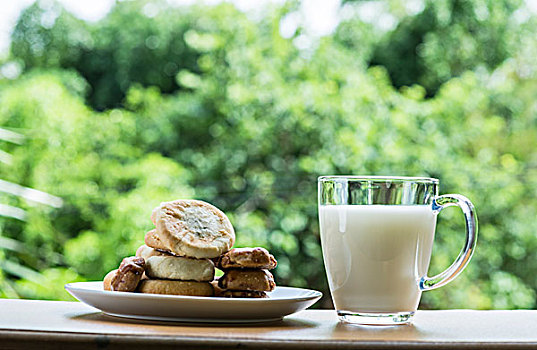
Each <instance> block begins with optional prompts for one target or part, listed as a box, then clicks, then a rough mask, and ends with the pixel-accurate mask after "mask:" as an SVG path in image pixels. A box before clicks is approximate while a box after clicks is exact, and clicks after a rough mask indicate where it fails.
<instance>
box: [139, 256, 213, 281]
mask: <svg viewBox="0 0 537 350" xmlns="http://www.w3.org/2000/svg"><path fill="white" fill-rule="evenodd" d="M145 273H146V275H147V276H149V277H150V278H164V279H170V280H182V281H199V282H201V281H207V282H208V281H212V280H213V278H214V264H213V262H212V261H211V260H209V259H192V258H185V257H180V256H152V257H150V258H148V259H147V261H146V268H145Z"/></svg>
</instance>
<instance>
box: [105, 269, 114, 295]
mask: <svg viewBox="0 0 537 350" xmlns="http://www.w3.org/2000/svg"><path fill="white" fill-rule="evenodd" d="M116 274H117V269H115V270H112V271H110V272H108V273H107V274H106V276H104V279H103V289H104V290H110V291H111V290H112V278H114V276H115V275H116Z"/></svg>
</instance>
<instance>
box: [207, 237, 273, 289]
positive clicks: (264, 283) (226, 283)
mask: <svg viewBox="0 0 537 350" xmlns="http://www.w3.org/2000/svg"><path fill="white" fill-rule="evenodd" d="M276 265H277V262H276V259H274V256H272V255H271V254H270V253H269V252H268V251H267V250H266V249H264V248H260V247H257V248H235V249H231V250H230V251H228V252H226V253H224V254H223V255H221V256H220V257H219V258H218V259H217V260H216V266H217V267H218V268H219V269H221V270H222V271H224V275H223V276H222V277H220V278H219V279H218V281H217V282H214V283H213V286H215V292H216V296H222V297H231V298H267V293H266V292H270V291H272V290H274V288H275V287H276V283H275V282H274V277H273V276H272V274H271V273H270V272H269V271H268V270H272V269H274V268H275V267H276Z"/></svg>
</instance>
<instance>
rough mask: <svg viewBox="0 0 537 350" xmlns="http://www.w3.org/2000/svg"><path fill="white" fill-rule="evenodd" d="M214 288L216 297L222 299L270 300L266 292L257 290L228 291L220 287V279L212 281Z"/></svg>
mask: <svg viewBox="0 0 537 350" xmlns="http://www.w3.org/2000/svg"><path fill="white" fill-rule="evenodd" d="M211 284H212V285H213V288H214V296H215V297H222V298H268V294H267V293H265V292H259V291H255V290H227V289H222V288H220V287H219V286H218V279H215V280H213V281H211Z"/></svg>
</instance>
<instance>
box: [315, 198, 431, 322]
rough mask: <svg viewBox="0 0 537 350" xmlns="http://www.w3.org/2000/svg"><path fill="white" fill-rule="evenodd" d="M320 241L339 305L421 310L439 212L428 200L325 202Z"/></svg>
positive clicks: (345, 308) (355, 309) (362, 309)
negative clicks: (421, 282)
mask: <svg viewBox="0 0 537 350" xmlns="http://www.w3.org/2000/svg"><path fill="white" fill-rule="evenodd" d="M319 221H320V228H321V243H322V247H323V255H324V262H325V267H326V271H327V276H328V283H329V285H330V290H331V291H332V299H333V301H334V304H335V307H336V310H338V311H351V312H364V313H367V312H369V313H383V312H389V313H392V312H408V311H416V309H417V307H418V303H419V299H420V296H421V291H420V289H419V287H418V281H419V279H420V278H421V277H423V276H425V275H426V272H427V269H428V267H429V261H430V258H431V251H432V244H433V239H434V230H435V226H436V214H435V213H434V212H433V211H432V209H431V207H430V206H427V205H408V206H407V205H321V206H319Z"/></svg>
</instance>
